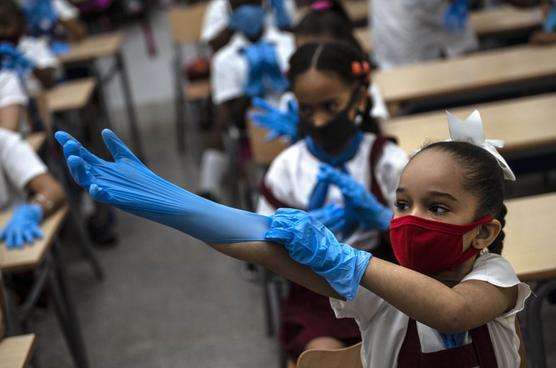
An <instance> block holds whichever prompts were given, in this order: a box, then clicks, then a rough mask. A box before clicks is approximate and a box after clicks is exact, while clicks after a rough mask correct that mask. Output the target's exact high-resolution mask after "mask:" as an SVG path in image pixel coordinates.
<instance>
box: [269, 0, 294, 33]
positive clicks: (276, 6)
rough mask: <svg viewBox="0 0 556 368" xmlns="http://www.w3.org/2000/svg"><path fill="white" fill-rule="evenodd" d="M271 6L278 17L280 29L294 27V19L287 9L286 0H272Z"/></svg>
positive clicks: (277, 22) (277, 21)
mask: <svg viewBox="0 0 556 368" xmlns="http://www.w3.org/2000/svg"><path fill="white" fill-rule="evenodd" d="M270 6H271V8H272V11H273V12H274V17H275V18H276V25H277V26H278V28H279V29H281V30H285V29H289V28H291V27H292V20H291V19H290V15H289V14H288V10H287V9H286V4H285V3H284V0H270Z"/></svg>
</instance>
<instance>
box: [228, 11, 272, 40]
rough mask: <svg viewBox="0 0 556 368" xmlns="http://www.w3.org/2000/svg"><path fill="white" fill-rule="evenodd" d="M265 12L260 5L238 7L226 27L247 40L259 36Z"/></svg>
mask: <svg viewBox="0 0 556 368" xmlns="http://www.w3.org/2000/svg"><path fill="white" fill-rule="evenodd" d="M264 18H265V12H264V9H263V7H262V6H260V5H241V6H238V7H237V8H236V9H235V10H234V12H233V13H232V15H231V16H230V22H229V24H228V27H229V28H230V29H233V30H234V31H237V32H241V33H243V34H244V35H246V36H247V37H249V38H254V37H257V36H258V35H260V34H261V32H262V30H263V25H264Z"/></svg>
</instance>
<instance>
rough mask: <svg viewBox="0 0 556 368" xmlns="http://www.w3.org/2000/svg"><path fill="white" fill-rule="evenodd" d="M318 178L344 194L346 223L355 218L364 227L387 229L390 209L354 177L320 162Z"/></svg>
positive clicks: (391, 213)
mask: <svg viewBox="0 0 556 368" xmlns="http://www.w3.org/2000/svg"><path fill="white" fill-rule="evenodd" d="M318 179H319V180H323V181H328V182H329V183H331V184H334V185H336V186H337V187H338V188H339V189H340V191H341V192H342V194H343V196H344V201H345V205H346V221H347V222H348V223H349V222H350V221H352V220H356V221H357V222H358V223H359V225H360V226H361V227H363V228H364V229H373V230H386V229H388V227H389V226H390V220H391V219H392V215H393V212H392V210H391V209H389V208H386V207H384V206H383V205H382V204H381V203H380V202H379V201H378V200H377V199H376V198H375V196H374V195H372V194H371V193H369V192H368V191H367V190H366V189H365V188H364V187H363V186H362V185H361V184H359V183H358V182H357V181H355V179H354V178H352V177H351V176H349V175H347V174H344V173H343V172H341V171H339V170H336V169H334V168H333V167H331V166H329V165H327V164H321V165H320V171H319V174H318Z"/></svg>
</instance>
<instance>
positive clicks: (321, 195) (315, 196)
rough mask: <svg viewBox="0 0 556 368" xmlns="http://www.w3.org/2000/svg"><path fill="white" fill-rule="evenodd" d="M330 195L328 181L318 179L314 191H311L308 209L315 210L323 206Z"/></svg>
mask: <svg viewBox="0 0 556 368" xmlns="http://www.w3.org/2000/svg"><path fill="white" fill-rule="evenodd" d="M327 195H328V183H326V182H323V181H318V182H317V184H316V185H315V187H314V188H313V191H312V192H311V196H310V197H309V204H308V209H309V210H314V209H317V208H321V207H322V206H323V204H324V202H325V201H326V197H327Z"/></svg>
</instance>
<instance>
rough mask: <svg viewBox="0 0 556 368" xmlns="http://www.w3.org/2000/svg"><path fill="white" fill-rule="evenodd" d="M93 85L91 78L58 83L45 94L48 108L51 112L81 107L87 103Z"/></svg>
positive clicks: (94, 83)
mask: <svg viewBox="0 0 556 368" xmlns="http://www.w3.org/2000/svg"><path fill="white" fill-rule="evenodd" d="M95 86H96V81H95V80H94V79H93V78H86V79H77V80H72V81H69V82H65V83H63V84H59V85H57V86H56V87H54V88H52V89H51V90H49V91H48V92H47V94H46V100H47V106H48V109H49V110H50V112H53V113H54V112H62V111H67V110H78V109H81V108H83V107H85V106H86V105H87V104H88V103H89V100H90V99H91V95H92V93H93V90H94V89H95Z"/></svg>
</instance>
